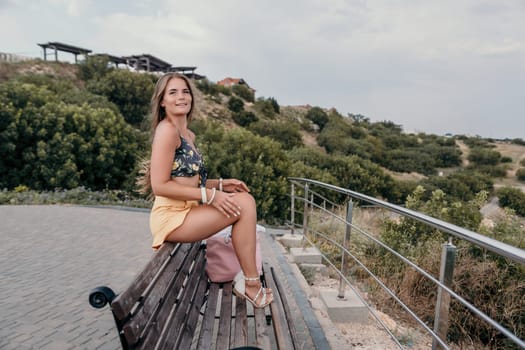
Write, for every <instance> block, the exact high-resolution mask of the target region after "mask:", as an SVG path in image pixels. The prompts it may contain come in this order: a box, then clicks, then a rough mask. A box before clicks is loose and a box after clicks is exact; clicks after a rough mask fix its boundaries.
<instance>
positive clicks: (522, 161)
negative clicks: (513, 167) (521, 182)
mask: <svg viewBox="0 0 525 350" xmlns="http://www.w3.org/2000/svg"><path fill="white" fill-rule="evenodd" d="M520 165H522V166H525V158H523V159H522V160H520Z"/></svg>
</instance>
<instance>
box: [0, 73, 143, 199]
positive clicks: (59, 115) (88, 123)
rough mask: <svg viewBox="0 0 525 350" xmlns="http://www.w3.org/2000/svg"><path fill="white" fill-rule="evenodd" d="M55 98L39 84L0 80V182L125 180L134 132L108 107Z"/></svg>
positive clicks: (112, 183)
mask: <svg viewBox="0 0 525 350" xmlns="http://www.w3.org/2000/svg"><path fill="white" fill-rule="evenodd" d="M60 100H61V97H60V96H57V95H55V94H53V93H51V92H50V91H49V90H48V89H47V88H46V87H44V86H42V87H37V86H35V85H32V84H21V83H19V82H16V81H12V82H8V83H6V84H0V139H1V140H2V142H1V143H0V154H2V155H3V156H2V157H1V159H0V188H2V187H6V188H14V187H16V186H18V185H20V184H25V185H27V186H29V187H31V188H33V189H36V190H49V189H54V188H66V189H67V188H74V187H77V186H81V185H82V186H85V187H88V188H91V189H104V188H110V189H113V188H123V187H125V186H126V184H127V185H129V184H130V183H129V179H130V177H132V176H133V171H134V169H135V160H136V157H137V156H138V155H139V154H138V153H139V146H138V145H139V140H140V135H139V134H138V132H137V131H135V130H133V129H132V128H131V127H130V126H129V125H128V124H126V122H125V121H124V119H123V118H122V116H121V115H120V114H118V113H115V112H114V111H112V110H111V109H108V108H100V107H95V108H94V107H92V106H90V105H89V104H87V103H83V104H82V105H72V104H65V103H64V102H62V101H60ZM130 174H131V175H130Z"/></svg>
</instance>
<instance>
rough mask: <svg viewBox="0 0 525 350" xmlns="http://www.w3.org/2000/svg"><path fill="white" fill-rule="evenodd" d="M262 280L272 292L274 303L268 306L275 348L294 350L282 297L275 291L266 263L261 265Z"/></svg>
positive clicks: (275, 287)
mask: <svg viewBox="0 0 525 350" xmlns="http://www.w3.org/2000/svg"><path fill="white" fill-rule="evenodd" d="M263 271H264V278H265V281H266V283H267V285H268V287H269V288H271V289H272V291H273V298H274V301H273V302H272V303H271V304H270V312H271V314H272V325H273V330H274V333H275V340H276V342H277V348H279V349H295V346H294V344H293V342H292V338H291V335H290V331H289V329H288V324H287V320H286V317H285V316H284V308H283V305H282V297H281V295H280V293H279V290H278V289H277V286H276V284H275V281H274V280H273V276H272V273H271V271H270V267H269V265H268V263H264V264H263Z"/></svg>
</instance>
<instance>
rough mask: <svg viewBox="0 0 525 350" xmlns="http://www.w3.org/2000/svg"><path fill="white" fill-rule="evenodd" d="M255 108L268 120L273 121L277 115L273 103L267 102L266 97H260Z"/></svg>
mask: <svg viewBox="0 0 525 350" xmlns="http://www.w3.org/2000/svg"><path fill="white" fill-rule="evenodd" d="M254 108H255V110H257V111H258V112H259V113H261V114H262V115H264V116H265V117H267V118H272V119H273V117H274V116H275V113H276V110H275V106H274V104H273V103H272V101H271V100H266V99H264V97H259V98H258V99H257V101H255V105H254Z"/></svg>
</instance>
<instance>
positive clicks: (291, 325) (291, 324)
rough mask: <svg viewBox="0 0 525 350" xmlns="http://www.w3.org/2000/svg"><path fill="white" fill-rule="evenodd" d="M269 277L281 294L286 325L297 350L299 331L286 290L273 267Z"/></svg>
mask: <svg viewBox="0 0 525 350" xmlns="http://www.w3.org/2000/svg"><path fill="white" fill-rule="evenodd" d="M267 276H268V278H270V279H271V280H272V281H273V282H274V284H275V287H276V288H277V291H278V293H279V297H280V299H281V303H282V306H283V310H284V316H285V318H286V324H287V325H288V332H289V333H290V337H291V339H292V344H293V345H294V349H295V348H296V347H297V346H298V344H299V341H298V338H297V331H296V329H295V324H294V321H293V320H292V314H291V311H290V306H289V305H288V300H286V292H285V291H284V288H283V286H282V284H281V282H280V281H279V279H278V278H277V276H276V275H275V270H274V269H273V267H270V273H269V274H268V275H267ZM274 293H275V292H274Z"/></svg>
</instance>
